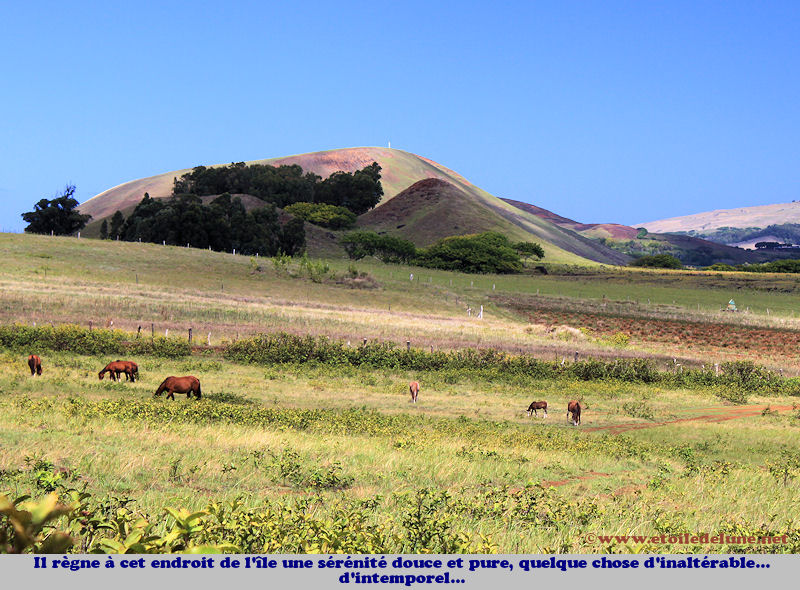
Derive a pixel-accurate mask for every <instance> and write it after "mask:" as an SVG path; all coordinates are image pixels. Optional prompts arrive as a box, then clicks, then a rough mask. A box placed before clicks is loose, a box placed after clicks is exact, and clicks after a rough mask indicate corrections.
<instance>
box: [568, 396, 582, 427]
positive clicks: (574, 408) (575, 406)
mask: <svg viewBox="0 0 800 590" xmlns="http://www.w3.org/2000/svg"><path fill="white" fill-rule="evenodd" d="M570 414H572V424H573V425H575V426H580V424H581V404H580V402H578V401H574V400H573V401H571V402H569V403H568V404H567V418H569V417H570V416H569V415H570Z"/></svg>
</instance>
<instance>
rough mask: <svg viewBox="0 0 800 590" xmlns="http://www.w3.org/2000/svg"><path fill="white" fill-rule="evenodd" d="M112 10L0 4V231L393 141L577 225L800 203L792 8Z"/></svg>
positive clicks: (799, 83)
mask: <svg viewBox="0 0 800 590" xmlns="http://www.w3.org/2000/svg"><path fill="white" fill-rule="evenodd" d="M116 4H117V3H105V2H104V3H100V2H97V3H91V2H74V3H63V2H58V3H56V2H35V1H34V2H28V3H6V4H5V5H4V8H3V18H2V19H1V20H0V51H1V52H2V55H3V56H4V58H3V66H2V69H0V72H2V84H0V109H2V116H0V139H2V141H0V229H2V230H13V231H19V230H21V229H22V227H23V226H24V224H23V223H22V221H21V219H20V217H19V214H20V213H21V212H23V211H28V210H30V209H31V208H32V206H33V204H34V203H35V202H36V201H37V200H39V199H40V198H45V197H46V198H51V197H53V196H54V195H55V194H56V193H57V192H58V191H59V190H61V189H62V188H63V187H64V185H66V184H67V183H72V184H75V185H76V186H77V193H76V196H77V198H78V200H80V201H85V200H87V199H89V198H91V197H92V196H94V195H95V194H97V193H99V192H101V191H103V190H105V189H107V188H110V187H111V186H114V185H117V184H120V183H122V182H125V181H128V180H132V179H135V178H140V177H144V176H151V175H153V174H158V173H161V172H166V171H169V170H175V169H180V168H185V167H191V166H195V165H199V164H214V163H226V162H231V161H241V160H252V159H260V158H269V157H277V156H283V155H289V154H295V153H302V152H310V151H317V150H324V149H332V148H339V147H354V146H365V145H386V143H387V141H391V142H392V147H396V148H400V149H404V150H407V151H410V152H414V153H417V154H420V155H423V156H426V157H428V158H431V159H433V160H436V161H438V162H440V163H441V164H443V165H445V166H448V167H450V168H452V169H454V170H456V171H457V172H459V173H461V174H462V175H464V176H465V177H466V178H468V179H469V180H470V181H472V182H474V183H475V184H477V185H478V186H480V187H482V188H484V189H485V190H487V191H489V192H491V193H492V194H494V195H497V196H500V197H508V198H514V199H519V200H522V201H527V202H531V203H534V204H537V205H540V206H542V207H546V208H548V209H551V210H553V211H555V212H557V213H559V214H561V215H565V216H567V217H571V218H574V219H578V220H580V221H584V222H620V223H628V224H633V223H636V222H641V221H648V220H653V219H659V218H663V217H671V216H677V215H685V214H690V213H696V212H700V211H705V210H710V209H718V208H728V207H741V206H748V205H760V204H768V203H775V202H787V201H791V200H794V199H800V166H798V162H800V158H799V157H798V156H800V141H798V138H800V109H798V105H800V100H799V99H800V79H799V77H800V67H798V66H800V64H799V63H798V57H799V54H800V44H798V42H797V31H798V30H800V27H798V25H800V3H797V2H765V3H759V2H750V3H739V2H685V3H683V2H674V1H669V2H493V3H487V2H462V3H460V4H454V3H434V2H408V1H407V2H379V1H372V2H341V1H340V2H298V3H264V2H235V1H234V2H226V3H217V4H213V3H197V2H158V3H148V2H143V3H127V4H126V5H122V4H120V5H119V6H117V5H116Z"/></svg>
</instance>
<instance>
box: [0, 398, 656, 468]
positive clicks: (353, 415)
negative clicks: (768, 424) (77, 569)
mask: <svg viewBox="0 0 800 590" xmlns="http://www.w3.org/2000/svg"><path fill="white" fill-rule="evenodd" d="M208 402H211V403H207V401H206V400H201V401H199V402H197V403H194V402H192V403H171V404H165V403H163V402H161V401H160V400H135V399H117V400H87V399H85V398H82V397H75V396H72V397H69V398H67V399H62V398H43V397H42V398H35V399H32V398H29V397H27V396H23V395H12V396H8V397H5V398H2V399H0V408H2V407H13V408H15V409H16V410H22V411H25V412H29V413H37V412H46V413H52V412H62V413H64V414H66V415H69V416H73V417H77V418H81V419H87V420H91V419H94V418H98V417H102V418H110V419H113V420H118V421H120V422H151V423H158V424H164V423H169V422H176V423H184V424H202V425H209V424H233V425H238V426H245V427H254V428H271V429H277V430H295V431H310V432H318V433H326V434H338V435H347V434H349V435H352V434H353V433H358V434H359V435H362V436H368V437H383V438H391V439H393V440H397V439H398V437H406V438H407V439H409V440H414V441H415V442H421V441H423V440H425V441H428V442H433V441H443V440H450V439H452V438H453V437H459V438H462V439H464V440H468V441H469V442H470V443H472V444H478V445H481V444H482V445H486V446H489V447H508V448H512V449H513V448H518V447H519V446H520V445H522V446H524V447H525V448H535V449H539V450H559V451H564V450H570V451H573V452H575V453H591V454H597V455H605V456H613V457H616V458H619V457H638V458H646V457H647V456H649V455H650V454H651V453H652V452H654V449H655V448H656V447H654V446H652V445H648V444H646V443H641V442H636V441H634V440H633V439H630V438H628V437H624V436H614V437H612V436H605V435H604V436H599V437H595V436H592V437H587V436H579V435H578V433H575V432H573V431H571V430H569V429H561V430H553V429H547V430H543V431H537V430H533V429H531V428H530V427H525V426H523V425H518V424H515V423H512V422H499V421H489V420H481V421H475V420H471V419H469V418H466V417H461V418H459V419H457V420H453V419H446V418H432V417H427V416H409V415H406V414H383V413H380V412H377V411H375V410H365V409H347V410H327V409H313V410H306V409H296V408H264V407H253V406H243V405H240V404H234V403H226V402H217V401H214V400H213V398H211V399H210V400H208Z"/></svg>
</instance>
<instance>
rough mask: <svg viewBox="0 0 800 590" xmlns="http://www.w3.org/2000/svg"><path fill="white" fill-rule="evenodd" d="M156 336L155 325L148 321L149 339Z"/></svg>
mask: <svg viewBox="0 0 800 590" xmlns="http://www.w3.org/2000/svg"><path fill="white" fill-rule="evenodd" d="M155 337H156V325H155V324H154V323H152V322H150V340H152V339H153V338H155Z"/></svg>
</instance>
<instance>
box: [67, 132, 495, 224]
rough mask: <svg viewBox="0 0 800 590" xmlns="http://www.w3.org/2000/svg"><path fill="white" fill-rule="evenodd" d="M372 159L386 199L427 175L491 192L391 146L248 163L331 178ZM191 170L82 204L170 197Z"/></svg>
mask: <svg viewBox="0 0 800 590" xmlns="http://www.w3.org/2000/svg"><path fill="white" fill-rule="evenodd" d="M372 162H378V164H380V165H381V168H382V171H381V183H382V184H383V191H384V197H383V201H384V202H385V201H387V200H389V199H391V198H392V197H394V196H395V195H396V194H398V193H399V192H400V191H402V190H404V189H406V188H408V187H409V186H411V185H412V184H414V183H415V182H416V181H418V180H422V179H423V178H440V179H442V180H447V181H448V182H451V183H453V184H456V185H458V186H461V187H462V188H464V189H465V190H470V191H471V190H475V191H476V192H480V193H483V194H488V193H484V191H480V189H478V188H477V187H475V186H474V185H472V184H471V183H470V182H469V181H467V180H466V179H465V178H464V177H462V176H460V175H459V174H457V173H455V172H453V171H452V170H449V169H448V168H445V167H444V166H441V165H440V164H437V163H436V162H434V161H432V160H428V159H427V158H423V157H421V156H417V155H414V154H411V153H409V152H404V151H402V150H396V149H390V148H380V147H362V148H344V149H338V150H328V151H324V152H313V153H308V154H299V155H295V156H287V157H282V158H270V159H266V160H252V161H250V162H247V164H269V165H271V166H282V165H292V164H298V165H300V166H301V167H302V168H303V170H306V171H308V172H314V173H315V174H319V175H320V176H322V177H327V176H329V175H330V174H331V173H333V172H336V171H339V170H344V171H345V172H353V171H354V170H359V169H361V168H363V167H364V166H367V165H369V164H371V163H372ZM201 164H203V165H205V163H198V165H201ZM187 172H190V169H185V170H174V171H172V172H165V173H163V174H159V175H156V176H150V177H149V178H140V179H139V180H132V181H130V182H126V183H124V184H120V185H119V186H115V187H114V188H111V189H108V190H107V191H104V192H102V193H100V194H99V195H97V196H95V197H92V198H91V199H89V200H88V201H86V202H85V203H83V204H81V206H80V210H81V212H82V213H88V214H89V215H91V216H92V217H94V218H95V220H98V219H101V218H103V217H107V216H109V215H112V214H113V213H114V212H115V211H116V210H117V209H120V210H122V209H125V208H126V207H129V206H131V205H135V204H136V203H138V202H139V201H141V200H142V196H143V195H144V193H149V194H150V196H151V197H153V198H164V197H168V196H170V194H171V192H172V181H173V179H174V178H179V177H180V176H181V175H183V174H185V173H187Z"/></svg>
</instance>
